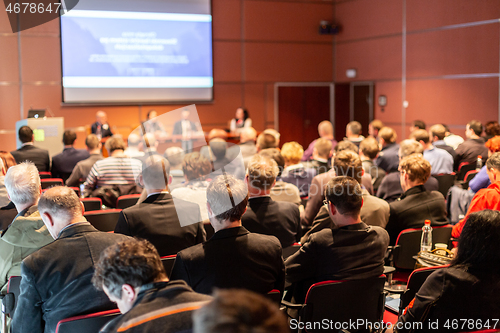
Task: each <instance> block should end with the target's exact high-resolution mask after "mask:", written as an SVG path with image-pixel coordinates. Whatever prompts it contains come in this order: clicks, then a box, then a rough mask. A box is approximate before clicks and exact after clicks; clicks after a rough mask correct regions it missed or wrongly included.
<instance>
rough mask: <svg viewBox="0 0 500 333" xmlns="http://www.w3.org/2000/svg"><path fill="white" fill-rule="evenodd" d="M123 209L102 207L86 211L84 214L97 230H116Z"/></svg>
mask: <svg viewBox="0 0 500 333" xmlns="http://www.w3.org/2000/svg"><path fill="white" fill-rule="evenodd" d="M121 211H122V210H121V209H102V210H95V211H91V212H85V213H84V214H83V216H84V217H85V218H86V219H87V221H89V222H90V224H92V225H93V226H94V228H96V229H97V230H100V231H104V232H108V231H114V230H115V227H116V223H117V222H118V217H119V215H120V212H121Z"/></svg>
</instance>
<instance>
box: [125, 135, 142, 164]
mask: <svg viewBox="0 0 500 333" xmlns="http://www.w3.org/2000/svg"><path fill="white" fill-rule="evenodd" d="M140 144H141V137H140V136H139V135H138V134H136V133H134V132H132V133H130V135H129V136H128V147H127V149H125V150H124V151H123V152H124V154H125V155H127V157H130V158H132V157H135V158H138V157H139V158H140V157H142V156H144V152H143V151H141V150H140V149H139V145H140Z"/></svg>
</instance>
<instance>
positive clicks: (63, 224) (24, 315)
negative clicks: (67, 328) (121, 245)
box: [12, 186, 128, 333]
mask: <svg viewBox="0 0 500 333" xmlns="http://www.w3.org/2000/svg"><path fill="white" fill-rule="evenodd" d="M38 210H39V212H40V215H41V216H42V219H43V222H44V223H45V225H46V227H47V229H48V230H49V232H50V234H51V235H52V238H54V239H56V240H57V241H55V242H52V243H51V244H49V245H46V246H44V247H42V248H41V249H39V250H38V251H36V252H35V253H32V254H31V255H30V256H28V257H27V258H25V259H24V261H23V263H22V265H21V295H20V296H19V299H18V301H17V306H16V312H15V314H14V319H13V321H12V332H17V333H38V332H55V330H56V326H57V323H58V322H59V321H60V320H62V319H65V318H69V317H72V316H75V315H80V314H86V313H90V312H97V311H103V310H109V309H113V308H115V304H113V303H112V302H110V301H109V300H108V299H107V297H106V295H105V294H104V292H102V291H97V290H96V289H95V288H94V287H93V286H92V283H91V278H92V275H93V274H94V263H96V262H97V261H98V260H99V255H100V254H101V252H102V251H103V250H104V249H105V248H107V247H108V246H110V245H112V244H115V243H117V242H119V241H123V240H125V239H127V238H128V237H126V236H124V235H117V234H113V233H107V232H100V231H98V230H97V229H95V228H94V227H93V226H92V225H90V223H88V222H87V221H86V220H85V218H84V217H83V215H82V214H83V204H82V203H81V202H80V200H79V199H78V196H77V195H76V194H75V191H73V190H72V189H70V188H68V187H62V186H59V187H53V188H50V189H49V190H47V192H45V193H44V194H43V195H42V196H41V198H40V201H39V202H38Z"/></svg>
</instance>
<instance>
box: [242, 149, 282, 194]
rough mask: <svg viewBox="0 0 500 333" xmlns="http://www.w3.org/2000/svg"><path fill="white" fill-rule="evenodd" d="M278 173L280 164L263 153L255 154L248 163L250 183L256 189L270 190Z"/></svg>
mask: <svg viewBox="0 0 500 333" xmlns="http://www.w3.org/2000/svg"><path fill="white" fill-rule="evenodd" d="M278 173H279V169H278V164H276V162H275V161H274V160H273V159H270V158H268V157H265V156H263V155H260V154H257V155H254V156H253V157H252V159H251V160H250V162H249V163H248V170H247V175H248V183H249V184H250V186H252V187H254V188H256V189H259V190H263V191H267V190H270V189H271V187H272V186H273V184H274V181H275V180H276V177H277V176H278Z"/></svg>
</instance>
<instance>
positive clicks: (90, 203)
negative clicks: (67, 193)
mask: <svg viewBox="0 0 500 333" xmlns="http://www.w3.org/2000/svg"><path fill="white" fill-rule="evenodd" d="M80 201H81V202H82V203H83V207H84V208H85V212H90V211H93V210H101V207H102V201H101V198H80Z"/></svg>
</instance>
